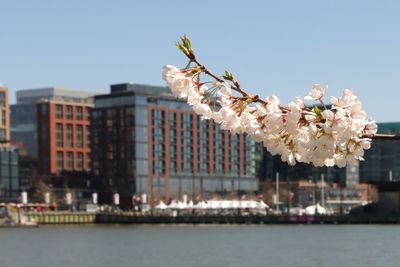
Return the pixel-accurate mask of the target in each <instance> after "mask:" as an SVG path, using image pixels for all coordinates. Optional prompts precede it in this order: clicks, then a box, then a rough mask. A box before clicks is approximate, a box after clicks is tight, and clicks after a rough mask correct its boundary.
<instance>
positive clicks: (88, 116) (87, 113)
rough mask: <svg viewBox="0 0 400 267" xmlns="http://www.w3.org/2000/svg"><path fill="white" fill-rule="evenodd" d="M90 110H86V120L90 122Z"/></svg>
mask: <svg viewBox="0 0 400 267" xmlns="http://www.w3.org/2000/svg"><path fill="white" fill-rule="evenodd" d="M91 111H92V110H91V108H86V120H87V121H88V120H90V113H91Z"/></svg>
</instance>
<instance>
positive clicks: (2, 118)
mask: <svg viewBox="0 0 400 267" xmlns="http://www.w3.org/2000/svg"><path fill="white" fill-rule="evenodd" d="M6 124H7V116H6V111H5V110H2V111H1V126H6Z"/></svg>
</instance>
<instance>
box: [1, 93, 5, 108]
mask: <svg viewBox="0 0 400 267" xmlns="http://www.w3.org/2000/svg"><path fill="white" fill-rule="evenodd" d="M5 106H6V95H5V93H4V92H0V107H2V108H3V107H5Z"/></svg>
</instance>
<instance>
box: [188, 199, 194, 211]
mask: <svg viewBox="0 0 400 267" xmlns="http://www.w3.org/2000/svg"><path fill="white" fill-rule="evenodd" d="M187 207H188V209H192V208H193V207H194V204H193V200H190V201H189V203H188V205H187Z"/></svg>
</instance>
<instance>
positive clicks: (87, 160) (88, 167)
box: [86, 153, 90, 170]
mask: <svg viewBox="0 0 400 267" xmlns="http://www.w3.org/2000/svg"><path fill="white" fill-rule="evenodd" d="M86 169H87V170H90V158H89V153H87V154H86Z"/></svg>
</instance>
